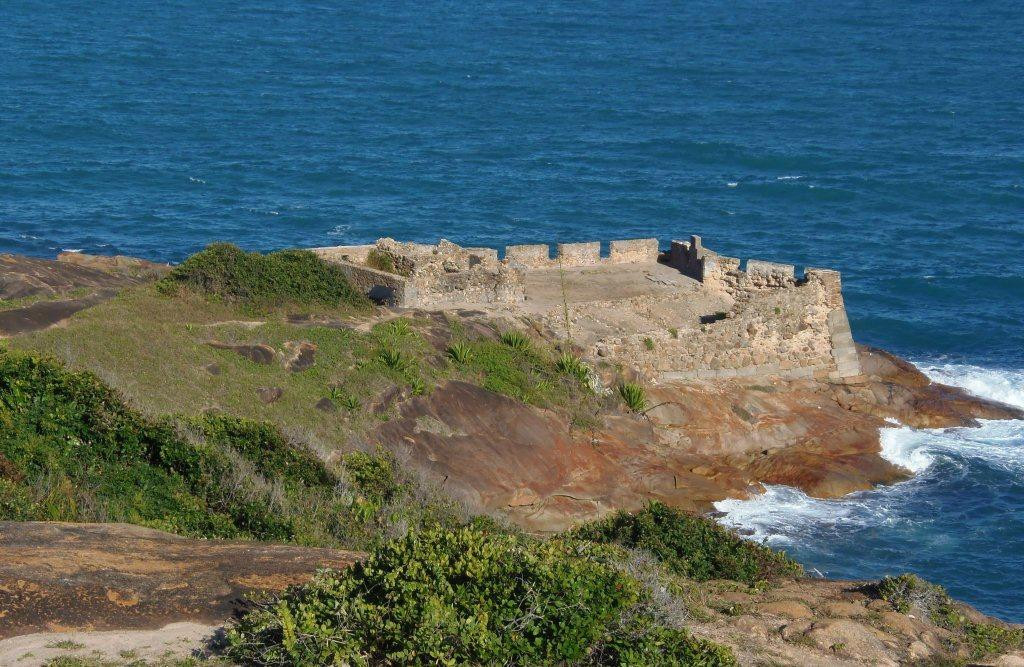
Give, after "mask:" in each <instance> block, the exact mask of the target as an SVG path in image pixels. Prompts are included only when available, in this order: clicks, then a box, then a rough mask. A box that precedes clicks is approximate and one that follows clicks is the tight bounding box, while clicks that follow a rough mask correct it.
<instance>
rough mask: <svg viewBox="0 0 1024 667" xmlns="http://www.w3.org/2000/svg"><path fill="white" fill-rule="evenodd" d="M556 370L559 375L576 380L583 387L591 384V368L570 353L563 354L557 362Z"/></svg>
mask: <svg viewBox="0 0 1024 667" xmlns="http://www.w3.org/2000/svg"><path fill="white" fill-rule="evenodd" d="M555 368H557V369H558V372H559V373H563V374H565V375H568V376H569V377H571V378H575V380H576V382H578V383H579V384H581V385H584V386H585V385H587V384H588V383H589V382H590V368H588V367H587V365H586V364H585V363H583V361H582V360H581V359H580V358H579V357H574V356H573V355H571V354H568V353H565V354H562V355H560V356H559V357H558V359H557V360H556V361H555Z"/></svg>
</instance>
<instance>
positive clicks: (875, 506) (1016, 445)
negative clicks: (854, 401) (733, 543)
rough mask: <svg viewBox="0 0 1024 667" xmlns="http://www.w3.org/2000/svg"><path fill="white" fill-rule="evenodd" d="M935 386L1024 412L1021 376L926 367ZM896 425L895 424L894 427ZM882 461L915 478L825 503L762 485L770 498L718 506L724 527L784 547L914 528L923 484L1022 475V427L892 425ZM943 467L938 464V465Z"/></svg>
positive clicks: (885, 432)
mask: <svg viewBox="0 0 1024 667" xmlns="http://www.w3.org/2000/svg"><path fill="white" fill-rule="evenodd" d="M920 368H921V370H922V371H923V372H924V373H926V374H927V375H928V376H929V377H930V378H932V379H933V380H935V381H937V382H943V383H945V384H951V385H955V386H958V387H962V388H964V389H966V390H968V391H970V392H971V393H974V394H976V395H978V396H982V397H985V398H991V399H994V400H1000V401H1003V402H1005V403H1010V404H1013V405H1018V406H1021V407H1024V371H1017V370H997V369H991V368H982V367H980V366H969V365H963V364H944V365H943V364H938V365H931V366H928V365H923V364H922V365H921V366H920ZM889 423H890V424H893V422H892V421H890V422H889ZM880 440H881V446H882V451H881V454H882V456H883V457H884V458H885V459H886V460H888V461H890V462H892V463H895V464H896V465H899V466H902V467H904V468H906V469H908V470H910V471H911V472H913V473H915V476H914V477H913V478H911V479H910V480H909V481H907V482H903V483H900V484H895V485H892V486H882V487H878V488H876V489H872V490H870V491H861V492H858V493H853V494H850V495H848V496H844V497H842V498H836V499H829V500H823V499H818V498H812V497H810V496H808V495H807V494H806V493H804V492H803V491H800V490H799V489H795V488H792V487H787V486H774V485H765V489H766V490H765V493H763V494H761V495H758V496H754V497H751V498H748V499H744V500H741V499H736V498H730V499H727V500H722V501H719V502H717V503H715V505H714V506H715V509H717V510H718V511H720V512H723V516H721V517H720V518H719V519H718V520H719V522H720V523H722V524H724V525H726V526H730V527H733V528H737V529H740V530H741V531H743V532H746V533H748V534H749V536H750V537H751V538H752V539H754V540H757V541H765V542H768V543H769V544H773V545H775V546H781V547H784V546H786V545H790V544H796V543H801V542H805V543H806V541H808V540H813V541H815V542H816V543H818V542H820V541H821V540H822V539H823V537H822V536H823V535H837V534H838V533H839V532H842V531H844V530H848V529H854V530H856V529H858V528H865V527H867V528H870V527H874V526H883V525H889V526H891V525H897V524H900V525H902V524H903V523H906V524H907V525H908V526H909V525H912V524H914V523H915V519H914V518H913V517H912V516H910V515H903V514H901V512H905V510H904V509H903V508H904V507H906V506H907V498H909V497H910V496H911V495H913V494H915V493H918V492H919V489H921V488H922V487H921V486H920V484H921V483H924V484H928V485H932V484H936V483H939V484H941V483H942V480H943V478H944V477H946V476H947V475H954V476H955V475H959V474H969V473H970V470H971V468H972V467H975V466H978V465H988V466H992V467H996V468H1000V469H1002V470H1005V471H1006V472H1008V473H1010V474H1012V475H1020V474H1022V473H1024V421H1019V420H1016V421H1015V420H982V421H981V426H980V427H977V428H970V427H964V428H949V429H912V428H910V427H908V426H902V425H900V424H893V426H892V427H890V428H883V429H881V433H880ZM940 462H941V464H942V465H941V466H940V465H937V464H939V463H940Z"/></svg>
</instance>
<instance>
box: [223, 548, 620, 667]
mask: <svg viewBox="0 0 1024 667" xmlns="http://www.w3.org/2000/svg"><path fill="white" fill-rule="evenodd" d="M637 596H638V589H637V586H636V584H635V582H633V581H631V580H630V579H629V578H628V577H626V576H625V575H623V574H622V573H621V572H619V571H618V570H617V569H616V568H614V567H612V566H610V565H609V564H608V563H606V562H605V559H604V558H602V556H601V554H600V552H599V550H598V549H597V548H596V547H594V546H588V545H586V544H582V543H576V542H571V541H570V542H566V541H560V540H552V541H547V542H541V541H536V540H532V539H528V538H519V537H514V536H511V535H502V534H496V533H491V532H483V531H478V530H473V529H469V528H465V529H461V530H458V531H440V530H439V531H428V532H424V533H421V534H411V535H409V536H407V537H405V538H404V539H400V540H395V541H392V542H389V543H386V544H385V545H383V546H382V547H381V548H379V549H378V550H376V551H375V552H374V553H373V554H372V555H371V556H370V557H369V558H368V559H367V560H366V561H364V562H362V563H359V564H357V565H355V566H354V567H353V568H351V569H350V570H348V571H345V572H341V573H338V572H331V571H324V572H321V573H319V574H318V575H317V576H316V577H315V578H314V579H313V580H312V581H311V582H310V583H309V584H306V585H305V586H302V587H296V588H292V589H290V590H289V591H288V592H286V593H285V594H284V595H282V596H281V597H280V598H279V599H276V600H270V601H267V602H264V603H262V604H259V605H258V606H257V607H256V609H255V610H254V611H252V612H250V613H249V614H247V615H246V616H244V617H243V618H241V619H240V620H239V621H238V622H237V623H236V624H235V625H234V627H232V628H231V629H230V630H229V632H228V635H227V641H228V647H229V648H228V655H229V657H231V658H232V659H234V660H237V661H239V662H241V663H244V664H255V665H297V664H301V665H307V664H308V665H320V664H426V663H431V664H511V663H514V664H551V663H556V662H567V661H576V660H581V659H583V658H584V657H585V656H586V654H587V652H588V650H589V649H590V647H591V646H592V645H593V644H594V643H595V642H596V641H597V640H599V639H600V638H601V637H602V636H603V635H604V634H605V633H606V631H607V629H608V627H609V626H610V624H611V623H612V622H613V621H614V620H615V619H617V618H618V617H619V616H620V615H621V613H622V612H623V611H624V610H625V609H626V608H628V607H629V606H630V605H631V604H632V603H633V602H634V601H635V600H636V599H637Z"/></svg>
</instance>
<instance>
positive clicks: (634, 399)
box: [619, 382, 647, 414]
mask: <svg viewBox="0 0 1024 667" xmlns="http://www.w3.org/2000/svg"><path fill="white" fill-rule="evenodd" d="M619 396H620V397H621V398H622V402H623V403H625V404H626V407H627V408H629V410H630V412H635V413H637V414H640V413H643V412H645V411H646V410H647V390H646V389H644V388H643V387H642V386H640V385H639V384H637V383H636V382H623V383H622V384H620V385H619Z"/></svg>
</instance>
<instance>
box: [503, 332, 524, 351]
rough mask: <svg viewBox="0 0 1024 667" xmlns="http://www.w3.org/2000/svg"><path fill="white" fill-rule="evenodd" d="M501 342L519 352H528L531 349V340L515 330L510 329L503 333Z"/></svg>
mask: <svg viewBox="0 0 1024 667" xmlns="http://www.w3.org/2000/svg"><path fill="white" fill-rule="evenodd" d="M501 342H502V343H503V344H504V345H507V346H509V347H511V348H512V349H513V350H515V351H517V352H526V351H527V350H529V349H530V347H531V343H530V339H529V338H527V337H526V334H524V333H522V332H521V331H516V330H515V329H509V330H508V331H505V332H504V333H502V334H501Z"/></svg>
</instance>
